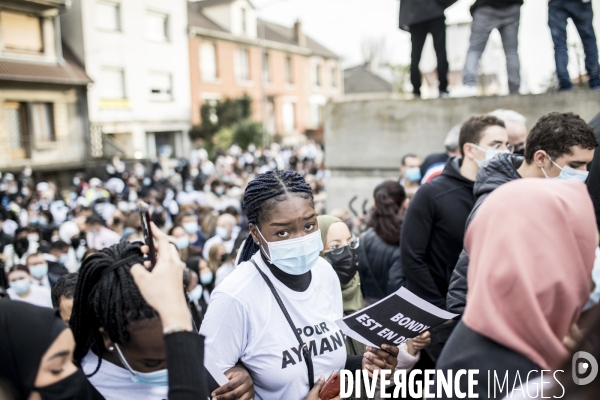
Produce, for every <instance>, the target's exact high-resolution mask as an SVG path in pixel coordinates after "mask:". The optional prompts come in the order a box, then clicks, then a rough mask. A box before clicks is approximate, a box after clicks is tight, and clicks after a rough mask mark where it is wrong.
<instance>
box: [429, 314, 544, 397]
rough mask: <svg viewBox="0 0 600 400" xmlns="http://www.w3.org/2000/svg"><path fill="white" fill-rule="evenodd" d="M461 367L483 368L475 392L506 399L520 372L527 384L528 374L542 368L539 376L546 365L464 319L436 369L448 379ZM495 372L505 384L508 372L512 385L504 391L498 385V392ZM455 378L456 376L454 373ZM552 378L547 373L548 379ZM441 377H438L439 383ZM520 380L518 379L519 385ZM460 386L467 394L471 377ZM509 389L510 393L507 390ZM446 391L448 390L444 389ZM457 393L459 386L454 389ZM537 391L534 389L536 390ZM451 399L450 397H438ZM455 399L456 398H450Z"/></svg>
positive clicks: (476, 378)
mask: <svg viewBox="0 0 600 400" xmlns="http://www.w3.org/2000/svg"><path fill="white" fill-rule="evenodd" d="M460 369H465V370H471V369H474V370H479V373H478V374H477V375H475V377H474V379H475V380H476V381H477V385H475V387H474V390H473V391H474V393H478V394H479V398H480V399H503V398H505V396H507V394H508V393H510V392H512V389H513V384H514V382H515V379H516V378H517V372H518V373H519V377H520V378H521V382H523V384H525V382H526V380H527V374H529V372H530V371H536V370H537V371H538V373H537V374H532V377H531V379H533V377H538V378H539V376H540V374H541V370H542V368H541V367H539V366H537V365H536V364H535V363H534V362H533V361H531V360H529V359H528V358H527V357H525V356H524V355H522V354H520V353H517V352H515V351H514V350H511V349H509V348H507V347H504V346H502V345H500V344H498V343H496V342H494V341H493V340H490V339H488V338H487V337H485V336H483V335H481V334H479V333H477V332H475V331H473V330H472V329H470V328H469V327H468V326H466V325H465V324H464V323H463V322H462V321H461V322H459V323H458V325H457V326H456V329H454V332H452V335H451V336H450V339H449V340H448V343H446V347H444V350H443V351H442V354H441V355H440V358H439V359H438V361H437V364H436V372H438V371H442V372H444V374H445V375H444V376H445V377H446V378H448V374H447V371H448V370H452V371H453V372H454V373H456V372H457V371H458V370H460ZM488 371H489V373H490V380H491V384H490V385H489V388H490V395H489V396H488ZM494 372H495V373H496V376H497V377H498V381H499V382H500V384H502V381H503V380H504V376H505V375H506V373H507V372H508V384H505V385H504V390H503V391H500V388H499V387H498V385H496V395H494V391H493V390H494V383H495V382H494ZM452 378H454V375H452ZM548 378H549V379H550V380H551V379H552V377H551V376H548V375H546V380H547V379H548ZM436 381H437V379H435V380H434V382H436ZM518 386H519V381H518V380H517V387H518ZM460 389H461V391H462V392H463V393H467V392H468V384H467V377H466V376H465V375H463V376H462V379H460ZM507 391H508V392H507ZM436 392H437V387H436V388H435V389H434V390H431V393H436ZM442 393H444V394H445V391H444V390H442ZM454 393H457V392H456V389H454ZM532 393H533V389H532ZM438 398H442V399H447V398H449V397H438ZM450 398H453V397H450Z"/></svg>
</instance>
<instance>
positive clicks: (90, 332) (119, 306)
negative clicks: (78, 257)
mask: <svg viewBox="0 0 600 400" xmlns="http://www.w3.org/2000/svg"><path fill="white" fill-rule="evenodd" d="M141 245H142V243H129V242H127V241H122V242H120V243H118V244H116V245H114V246H111V247H108V248H106V249H102V250H100V251H99V252H97V253H94V254H92V255H91V256H89V257H88V258H86V259H85V261H84V262H83V264H82V266H81V269H80V270H79V273H78V275H79V277H78V279H77V286H76V287H75V294H74V296H73V312H72V314H71V320H70V322H69V325H70V326H71V329H72V330H73V335H74V336H75V353H74V359H75V361H76V362H77V363H78V364H81V360H82V359H83V358H84V357H85V355H86V354H87V353H88V351H90V350H92V351H93V352H94V353H96V355H97V356H98V365H97V366H96V369H95V370H94V372H92V373H91V374H90V375H89V376H92V375H94V374H95V373H96V372H98V370H99V369H100V365H101V363H102V352H103V350H104V340H103V339H102V334H101V333H100V332H99V329H100V328H103V329H104V331H105V332H106V333H107V334H108V336H109V337H110V339H111V340H112V341H113V342H115V343H123V342H127V341H129V339H130V337H129V332H128V331H127V325H128V324H129V322H131V321H141V320H146V319H152V318H155V317H157V316H158V314H157V313H156V311H154V310H153V309H152V308H151V307H150V306H149V305H148V304H147V303H146V301H145V300H144V298H143V297H142V295H141V293H140V291H139V290H138V288H137V286H136V285H135V282H134V281H133V276H132V275H131V273H130V272H129V270H130V268H131V266H133V265H134V264H141V263H143V261H144V259H143V255H142V252H141V251H140V247H141Z"/></svg>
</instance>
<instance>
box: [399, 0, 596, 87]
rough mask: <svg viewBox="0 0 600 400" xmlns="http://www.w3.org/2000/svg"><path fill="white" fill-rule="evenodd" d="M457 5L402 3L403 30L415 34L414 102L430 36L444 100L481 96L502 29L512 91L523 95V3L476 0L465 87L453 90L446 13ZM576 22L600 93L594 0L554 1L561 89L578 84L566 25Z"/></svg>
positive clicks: (592, 83) (435, 0)
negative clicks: (481, 77) (484, 61)
mask: <svg viewBox="0 0 600 400" xmlns="http://www.w3.org/2000/svg"><path fill="white" fill-rule="evenodd" d="M456 1H457V0H401V2H400V28H401V29H403V30H406V31H408V32H410V34H411V43H412V52H411V64H410V80H411V83H412V86H413V94H414V96H415V98H420V97H421V71H420V70H419V63H420V61H421V54H422V52H423V47H424V45H425V39H426V38H427V35H428V34H431V36H432V39H433V47H434V49H435V54H436V57H437V74H438V80H439V82H438V88H439V94H440V97H448V96H453V97H469V96H477V95H478V94H479V89H478V88H477V74H478V68H479V60H480V58H481V56H482V54H483V51H484V50H485V47H486V44H487V41H488V39H489V37H490V33H491V32H492V31H493V30H494V29H497V30H498V32H499V33H500V36H501V38H502V46H503V48H504V53H505V56H506V70H507V75H508V89H509V93H511V94H518V93H519V89H520V87H521V75H520V68H521V64H520V62H519V52H518V49H519V38H518V36H519V25H520V20H521V6H522V5H523V0H476V1H475V2H474V3H473V4H472V6H471V8H470V11H471V15H472V16H473V22H472V24H471V36H470V39H469V50H468V52H467V56H466V59H465V65H464V68H463V70H462V75H463V77H462V79H463V81H462V86H460V87H457V88H456V89H454V90H453V91H452V93H450V92H449V91H448V57H447V55H446V18H445V15H444V12H445V10H446V9H447V8H448V7H450V6H451V5H452V4H454V3H456ZM569 19H571V20H572V21H573V24H574V25H575V27H576V28H577V32H578V33H579V36H580V38H581V42H582V45H583V51H584V53H585V68H586V71H587V74H588V81H587V84H588V86H589V88H590V89H593V90H598V89H600V66H599V64H598V45H597V43H596V34H595V32H594V25H593V19H594V12H593V10H592V2H591V1H590V0H549V1H548V26H549V28H550V33H551V35H552V42H553V43H554V60H555V64H556V76H557V80H558V88H557V89H558V90H567V91H568V90H572V89H573V83H572V81H571V78H570V76H569V71H568V69H567V66H568V64H569V54H568V47H567V21H568V20H569Z"/></svg>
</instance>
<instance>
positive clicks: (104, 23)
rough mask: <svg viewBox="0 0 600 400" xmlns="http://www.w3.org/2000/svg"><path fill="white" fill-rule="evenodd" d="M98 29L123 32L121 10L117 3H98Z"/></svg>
mask: <svg viewBox="0 0 600 400" xmlns="http://www.w3.org/2000/svg"><path fill="white" fill-rule="evenodd" d="M95 11H96V12H95V14H96V27H97V28H99V29H103V30H106V31H120V30H121V10H120V6H119V4H117V3H112V2H108V1H98V2H97V3H96V10H95Z"/></svg>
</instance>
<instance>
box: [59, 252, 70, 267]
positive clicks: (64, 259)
mask: <svg viewBox="0 0 600 400" xmlns="http://www.w3.org/2000/svg"><path fill="white" fill-rule="evenodd" d="M68 259H69V255H68V254H64V253H63V254H61V255H60V257H58V262H59V263H61V264H62V265H65V263H66V262H67V260H68Z"/></svg>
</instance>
